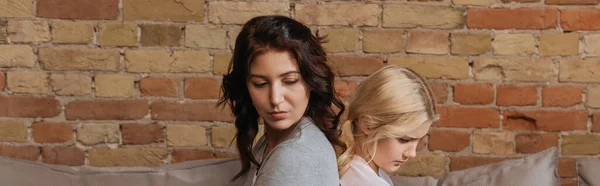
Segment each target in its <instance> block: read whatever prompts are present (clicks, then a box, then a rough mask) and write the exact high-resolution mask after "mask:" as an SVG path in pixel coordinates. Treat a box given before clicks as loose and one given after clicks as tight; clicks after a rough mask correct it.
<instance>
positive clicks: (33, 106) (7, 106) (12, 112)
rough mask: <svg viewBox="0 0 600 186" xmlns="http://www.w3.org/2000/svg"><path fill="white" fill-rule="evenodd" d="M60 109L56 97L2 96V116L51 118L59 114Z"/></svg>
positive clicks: (0, 107) (0, 109)
mask: <svg viewBox="0 0 600 186" xmlns="http://www.w3.org/2000/svg"><path fill="white" fill-rule="evenodd" d="M60 111H61V106H60V104H59V103H58V100H56V99H55V98H54V97H33V96H7V97H2V96H0V116H7V117H31V118H34V117H43V118H49V117H54V116H58V115H59V114H60Z"/></svg>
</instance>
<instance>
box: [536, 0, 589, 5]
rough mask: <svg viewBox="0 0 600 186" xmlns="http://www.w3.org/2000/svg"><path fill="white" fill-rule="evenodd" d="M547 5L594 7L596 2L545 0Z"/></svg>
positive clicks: (585, 0)
mask: <svg viewBox="0 0 600 186" xmlns="http://www.w3.org/2000/svg"><path fill="white" fill-rule="evenodd" d="M546 4H547V5H596V4H598V0H546Z"/></svg>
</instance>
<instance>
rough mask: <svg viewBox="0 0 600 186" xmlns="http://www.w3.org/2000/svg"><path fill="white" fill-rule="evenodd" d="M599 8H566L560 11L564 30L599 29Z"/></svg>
mask: <svg viewBox="0 0 600 186" xmlns="http://www.w3.org/2000/svg"><path fill="white" fill-rule="evenodd" d="M598 17H600V10H599V9H567V10H563V11H561V13H560V25H561V26H562V28H563V29H564V30H600V19H598Z"/></svg>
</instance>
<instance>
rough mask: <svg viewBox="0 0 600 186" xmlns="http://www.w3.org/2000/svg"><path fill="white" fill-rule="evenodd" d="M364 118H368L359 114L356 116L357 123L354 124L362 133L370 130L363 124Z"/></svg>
mask: <svg viewBox="0 0 600 186" xmlns="http://www.w3.org/2000/svg"><path fill="white" fill-rule="evenodd" d="M366 120H368V118H366V117H365V116H361V117H359V118H358V121H357V122H358V123H356V126H358V129H359V130H360V131H361V132H362V133H363V134H368V133H369V132H370V130H369V128H368V127H367V126H365V123H366Z"/></svg>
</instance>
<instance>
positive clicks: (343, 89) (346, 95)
mask: <svg viewBox="0 0 600 186" xmlns="http://www.w3.org/2000/svg"><path fill="white" fill-rule="evenodd" d="M357 85H358V83H356V81H351V80H337V81H336V82H335V84H334V86H335V92H336V93H337V96H338V97H339V98H340V99H344V100H348V99H350V96H351V95H350V94H351V93H352V91H354V89H355V88H356V86H357Z"/></svg>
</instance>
